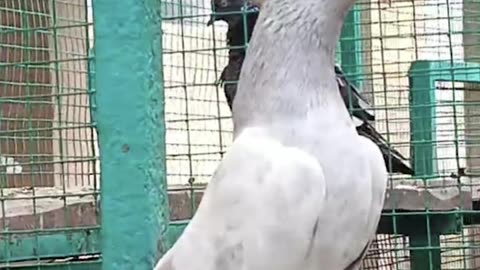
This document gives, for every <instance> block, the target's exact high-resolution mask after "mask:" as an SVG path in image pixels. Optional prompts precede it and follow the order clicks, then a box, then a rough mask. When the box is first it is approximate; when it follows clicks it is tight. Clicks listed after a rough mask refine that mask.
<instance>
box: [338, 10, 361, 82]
mask: <svg viewBox="0 0 480 270" xmlns="http://www.w3.org/2000/svg"><path fill="white" fill-rule="evenodd" d="M362 5H364V4H356V5H354V6H353V8H352V10H350V12H349V13H348V15H347V17H346V18H345V23H344V26H343V29H342V35H341V39H340V40H341V41H340V48H341V53H340V57H341V64H342V69H343V70H344V71H345V73H346V74H347V75H349V80H350V81H351V82H352V83H353V84H355V85H356V86H357V87H358V88H359V89H360V90H361V89H362V80H363V78H364V76H365V73H364V66H363V65H364V63H363V46H362V43H363V37H362V12H363V11H362Z"/></svg>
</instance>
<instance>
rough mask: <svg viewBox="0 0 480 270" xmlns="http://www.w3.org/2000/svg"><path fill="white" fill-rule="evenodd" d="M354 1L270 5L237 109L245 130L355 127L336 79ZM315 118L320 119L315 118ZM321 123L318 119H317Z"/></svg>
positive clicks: (282, 0)
mask: <svg viewBox="0 0 480 270" xmlns="http://www.w3.org/2000/svg"><path fill="white" fill-rule="evenodd" d="M353 2H354V0H302V1H298V2H295V3H293V1H292V0H275V1H273V0H272V1H267V3H266V5H265V6H264V7H263V8H262V11H261V12H260V16H259V18H258V21H257V24H256V26H255V30H254V33H253V36H252V40H251V42H250V44H249V47H248V50H247V57H246V59H245V61H244V64H243V67H242V72H241V75H240V80H239V84H238V92H237V94H236V97H235V100H234V104H233V120H234V125H235V133H236V134H238V131H239V130H240V129H242V128H243V127H245V126H249V125H256V124H262V123H265V122H267V123H268V122H277V121H280V122H281V121H284V120H288V119H292V120H293V119H305V118H307V117H308V116H310V115H313V117H316V118H318V121H319V123H318V124H319V125H324V124H326V122H327V121H330V122H333V121H334V122H337V123H338V122H343V123H345V125H352V124H351V119H350V116H349V114H348V111H347V110H346V108H345V105H344V103H343V101H342V99H341V96H340V93H339V90H338V86H337V82H336V79H335V72H334V64H335V48H336V43H337V42H338V39H339V36H340V31H341V28H342V25H343V20H344V18H345V16H346V14H347V12H348V10H349V8H350V7H351V5H352V4H353ZM315 115H316V116H315ZM316 121H317V120H316Z"/></svg>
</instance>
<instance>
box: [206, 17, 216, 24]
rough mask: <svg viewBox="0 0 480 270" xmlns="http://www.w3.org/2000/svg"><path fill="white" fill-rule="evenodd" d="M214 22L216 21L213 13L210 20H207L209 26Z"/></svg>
mask: <svg viewBox="0 0 480 270" xmlns="http://www.w3.org/2000/svg"><path fill="white" fill-rule="evenodd" d="M214 22H215V18H214V16H213V15H211V16H210V20H208V22H207V26H210V25H212V24H213V23H214Z"/></svg>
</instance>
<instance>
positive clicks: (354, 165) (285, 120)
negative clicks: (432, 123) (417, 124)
mask: <svg viewBox="0 0 480 270" xmlns="http://www.w3.org/2000/svg"><path fill="white" fill-rule="evenodd" d="M353 2H354V0H302V1H301V2H298V1H294V0H270V1H267V2H266V3H264V4H263V6H262V11H261V13H260V17H259V19H258V22H257V26H256V27H255V30H254V33H253V37H252V40H251V43H250V46H249V48H248V50H249V51H248V52H247V57H246V59H245V61H244V64H243V67H242V73H241V75H240V82H239V88H238V92H237V95H236V97H235V102H234V104H233V117H234V124H235V128H234V129H235V130H234V131H235V140H234V143H233V145H232V147H231V148H230V149H229V151H228V152H227V154H226V155H225V157H224V159H223V160H222V163H221V164H220V166H219V168H218V169H217V171H216V172H215V175H214V177H213V179H212V180H211V181H210V183H209V185H208V187H207V189H206V191H205V194H204V196H203V199H202V202H201V203H200V205H199V208H198V210H197V212H196V214H195V216H194V217H193V219H192V220H191V222H190V223H189V225H188V226H187V227H186V229H185V231H184V233H183V234H182V235H181V237H180V238H179V239H178V241H177V242H176V243H175V245H174V246H173V247H172V248H171V249H170V250H169V251H168V252H167V253H166V254H165V256H164V257H163V258H162V259H161V260H160V261H159V262H158V264H157V265H156V267H155V270H320V269H323V270H345V269H348V270H355V269H358V267H359V263H358V258H359V257H361V256H362V254H363V253H362V252H363V251H364V250H365V246H366V245H367V244H368V243H369V241H371V240H372V238H373V237H374V234H375V231H376V227H377V225H378V221H379V218H380V213H381V209H382V206H383V200H384V197H385V189H386V182H387V171H386V168H385V163H384V161H383V158H382V155H381V152H380V150H379V149H378V147H377V146H376V145H375V144H374V143H373V142H371V141H369V140H368V139H366V138H364V137H361V136H359V135H358V134H357V132H356V130H355V126H354V123H353V121H352V119H351V118H350V115H349V114H348V111H347V110H346V109H345V105H344V103H343V100H342V99H341V96H340V94H339V91H338V88H337V87H338V86H337V83H336V80H335V73H334V72H333V68H332V67H333V65H334V55H333V52H334V48H335V43H336V41H337V40H338V36H339V34H340V30H341V26H342V20H343V18H344V16H345V15H346V13H347V12H346V11H347V9H348V8H349V7H350V6H351V5H352V4H353ZM278 40H281V42H278ZM354 262H355V264H353V265H352V263H354ZM347 267H348V268H347Z"/></svg>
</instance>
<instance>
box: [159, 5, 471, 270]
mask: <svg viewBox="0 0 480 270" xmlns="http://www.w3.org/2000/svg"><path fill="white" fill-rule="evenodd" d="M223 2H228V1H223ZM390 2H391V4H390V5H388V4H384V3H382V2H381V1H378V0H371V1H370V0H361V1H358V3H357V5H356V10H357V11H358V12H359V14H361V18H360V19H356V20H353V21H349V22H347V23H346V26H345V27H346V28H348V27H358V29H360V31H361V36H359V37H357V38H355V39H354V40H352V38H351V37H350V38H348V37H345V36H343V39H342V41H341V43H342V44H343V45H345V44H347V45H351V44H352V42H356V44H360V45H359V46H356V45H355V46H339V47H338V49H337V50H338V51H337V59H338V60H339V62H340V64H342V66H343V68H344V69H345V70H347V76H348V77H349V78H354V79H355V82H357V83H358V86H360V88H361V93H362V95H363V96H364V97H365V98H366V99H367V100H368V101H369V103H370V104H372V106H373V107H374V109H375V122H374V127H375V129H376V130H377V131H378V132H379V133H381V134H382V135H383V136H384V137H385V138H386V139H387V141H388V142H389V145H390V146H391V147H393V148H394V149H395V150H397V151H399V152H400V153H401V154H402V155H404V156H405V157H407V159H408V165H410V166H411V167H412V168H413V169H414V170H415V174H414V176H410V175H404V174H391V175H390V184H389V190H388V195H387V198H386V205H385V207H384V215H383V216H382V221H381V224H380V225H379V230H378V235H377V239H376V241H375V242H374V243H373V244H372V248H371V250H370V253H369V255H368V256H367V258H366V259H365V260H364V264H363V269H422V270H423V269H430V270H438V269H479V267H480V259H479V258H478V256H479V252H480V242H479V241H480V238H479V237H478V232H479V230H478V225H476V224H478V218H477V215H478V205H479V204H478V191H479V190H480V189H479V184H480V183H479V178H478V170H479V166H480V163H479V148H478V145H479V133H478V130H479V128H478V127H477V125H478V124H477V123H478V111H477V110H478V105H479V101H480V96H479V95H478V85H476V84H477V83H480V79H479V75H480V69H479V66H478V64H479V62H480V57H479V56H480V39H479V38H478V37H479V31H480V30H479V29H480V28H479V25H480V14H479V13H480V1H478V0H465V1H461V0H415V1H414V0H405V1H395V0H393V1H390ZM162 4H163V14H162V15H163V23H162V30H163V33H164V36H163V46H164V47H163V51H164V58H163V60H164V70H163V72H164V76H165V95H166V121H167V154H168V156H167V172H168V179H167V180H168V183H169V191H170V192H169V195H170V205H171V211H172V219H173V220H177V219H188V218H190V217H191V216H192V215H193V212H194V210H195V206H196V205H197V204H198V202H199V200H200V197H201V194H202V191H201V190H202V189H203V188H204V186H205V185H206V183H207V182H208V180H209V178H210V176H211V175H212V173H213V171H214V170H215V168H216V166H217V165H218V162H219V161H220V160H221V158H222V155H223V153H224V151H225V149H226V147H227V146H228V145H229V144H230V143H231V141H232V123H231V118H230V110H229V107H228V106H227V104H226V101H225V95H224V93H223V86H221V85H219V84H217V83H216V82H217V81H218V79H219V77H220V76H221V73H222V70H223V69H224V67H225V66H226V65H227V62H228V57H229V50H233V49H238V48H231V47H229V46H228V45H227V43H226V33H227V30H228V26H227V24H225V23H223V22H216V23H214V24H213V25H212V26H207V21H208V20H209V17H210V15H211V13H212V7H211V2H210V1H208V0H180V1H163V2H162ZM217 15H222V14H217ZM223 15H225V14H223ZM237 16H239V18H241V19H243V20H245V18H246V17H247V15H246V14H240V15H237ZM243 23H244V24H245V25H246V24H247V22H245V21H244V22H243ZM244 45H245V46H246V45H247V44H244ZM349 48H350V50H349ZM351 48H353V49H351ZM353 58H355V59H361V61H360V62H358V61H357V66H356V68H357V69H356V70H361V71H360V72H359V73H355V74H354V73H352V72H349V70H351V69H349V67H348V65H349V63H351V62H352V61H350V60H351V59H353ZM425 63H426V64H425ZM422 65H424V66H425V67H431V69H428V68H427V69H426V68H423V69H422V68H417V69H415V67H418V66H422ZM359 67H360V68H359ZM433 67H437V68H436V69H435V68H433ZM417 82H419V83H417ZM422 82H431V85H427V84H426V83H424V84H422ZM194 195H195V196H194Z"/></svg>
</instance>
